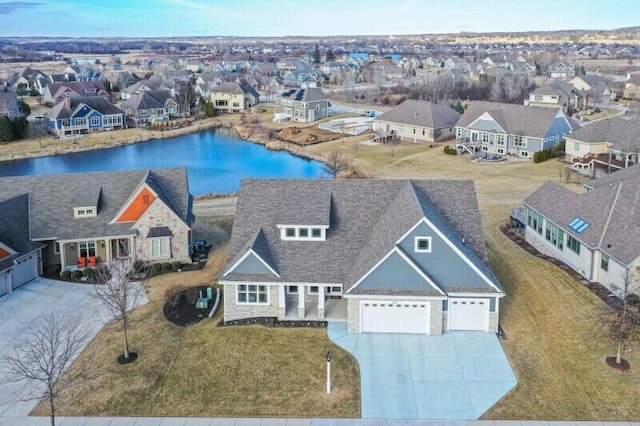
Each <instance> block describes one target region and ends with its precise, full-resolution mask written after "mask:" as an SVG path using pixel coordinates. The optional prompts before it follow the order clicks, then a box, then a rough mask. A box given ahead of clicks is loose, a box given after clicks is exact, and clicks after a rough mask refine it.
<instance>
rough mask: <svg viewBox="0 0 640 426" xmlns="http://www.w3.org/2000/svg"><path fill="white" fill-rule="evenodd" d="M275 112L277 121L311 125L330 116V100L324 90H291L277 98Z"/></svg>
mask: <svg viewBox="0 0 640 426" xmlns="http://www.w3.org/2000/svg"><path fill="white" fill-rule="evenodd" d="M273 112H274V120H276V121H278V120H294V121H300V122H302V123H311V122H314V121H316V120H319V119H321V118H325V117H328V116H329V115H330V114H329V99H328V98H327V96H326V95H325V94H324V92H323V91H322V89H318V88H312V89H291V90H288V91H286V92H284V93H282V94H281V95H280V96H278V97H276V106H275V108H274V110H273ZM278 117H279V118H278Z"/></svg>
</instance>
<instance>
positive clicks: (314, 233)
mask: <svg viewBox="0 0 640 426" xmlns="http://www.w3.org/2000/svg"><path fill="white" fill-rule="evenodd" d="M311 237H312V238H322V229H320V228H311Z"/></svg>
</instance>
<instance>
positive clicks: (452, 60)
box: [444, 56, 471, 73]
mask: <svg viewBox="0 0 640 426" xmlns="http://www.w3.org/2000/svg"><path fill="white" fill-rule="evenodd" d="M444 68H445V69H448V70H460V71H462V72H463V73H468V72H469V71H471V65H469V62H467V61H466V59H463V58H460V57H458V56H450V57H448V58H447V59H445V61H444Z"/></svg>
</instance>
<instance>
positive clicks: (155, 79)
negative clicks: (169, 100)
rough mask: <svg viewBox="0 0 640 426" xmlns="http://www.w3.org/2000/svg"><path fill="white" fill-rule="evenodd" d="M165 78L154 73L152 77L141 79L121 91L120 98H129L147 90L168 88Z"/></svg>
mask: <svg viewBox="0 0 640 426" xmlns="http://www.w3.org/2000/svg"><path fill="white" fill-rule="evenodd" d="M166 88H168V87H166V83H165V79H164V78H162V77H161V76H160V75H153V76H151V78H148V79H145V80H140V81H138V82H136V83H134V84H132V85H131V86H129V87H125V88H124V89H122V90H121V91H120V99H123V100H127V99H129V98H130V97H131V95H133V94H134V93H140V92H144V91H146V90H160V89H166Z"/></svg>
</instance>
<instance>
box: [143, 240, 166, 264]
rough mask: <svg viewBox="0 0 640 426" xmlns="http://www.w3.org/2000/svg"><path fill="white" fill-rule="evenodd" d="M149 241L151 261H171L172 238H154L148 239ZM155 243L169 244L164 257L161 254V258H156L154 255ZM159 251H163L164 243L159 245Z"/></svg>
mask: <svg viewBox="0 0 640 426" xmlns="http://www.w3.org/2000/svg"><path fill="white" fill-rule="evenodd" d="M147 240H148V241H149V244H150V250H149V257H150V258H151V259H154V260H158V259H171V257H172V256H171V237H152V238H147ZM155 241H166V242H167V254H166V255H163V254H160V255H159V256H154V255H153V243H154V242H155ZM158 249H159V251H162V243H159V246H158Z"/></svg>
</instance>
